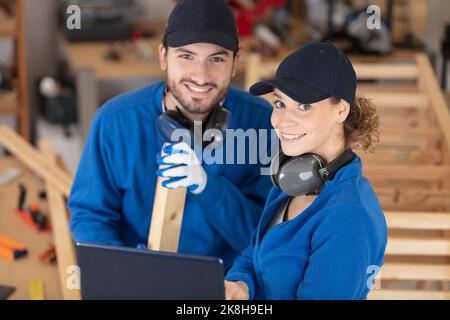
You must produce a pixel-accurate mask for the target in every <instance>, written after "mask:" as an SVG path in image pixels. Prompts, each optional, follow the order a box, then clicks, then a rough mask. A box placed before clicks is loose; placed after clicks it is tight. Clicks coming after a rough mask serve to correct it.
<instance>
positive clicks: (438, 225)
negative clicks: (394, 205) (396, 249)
mask: <svg viewBox="0 0 450 320" xmlns="http://www.w3.org/2000/svg"><path fill="white" fill-rule="evenodd" d="M384 215H385V217H386V220H387V224H388V227H389V228H391V229H413V230H450V212H445V213H435V212H423V211H418V212H404V211H385V212H384Z"/></svg>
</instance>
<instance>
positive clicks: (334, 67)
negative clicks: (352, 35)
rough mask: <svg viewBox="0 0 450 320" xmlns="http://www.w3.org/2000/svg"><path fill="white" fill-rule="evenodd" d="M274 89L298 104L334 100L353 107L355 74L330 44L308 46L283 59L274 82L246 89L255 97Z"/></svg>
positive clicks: (344, 57)
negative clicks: (342, 101) (342, 100)
mask: <svg viewBox="0 0 450 320" xmlns="http://www.w3.org/2000/svg"><path fill="white" fill-rule="evenodd" d="M274 88H276V89H278V90H280V91H282V92H283V93H284V94H286V95H287V96H289V97H290V98H292V99H293V100H295V101H298V102H300V103H314V102H318V101H320V100H323V99H326V98H329V97H337V98H340V99H344V100H345V101H347V102H348V103H350V105H353V103H354V100H355V94H356V73H355V70H354V69H353V66H352V63H351V62H350V60H349V59H348V58H347V56H346V55H345V54H344V53H343V52H342V51H341V50H339V49H338V48H336V47H335V46H334V45H333V44H332V43H331V42H329V41H325V42H315V43H309V44H307V45H305V46H303V47H301V48H299V49H297V50H296V51H294V52H293V53H291V54H290V55H289V56H288V57H286V58H285V59H284V60H283V62H282V63H281V64H280V66H279V67H278V69H277V72H276V74H275V78H274V79H272V80H267V81H261V82H258V83H255V84H254V85H253V86H251V87H250V93H251V94H253V95H255V96H259V95H263V94H266V93H269V92H272V91H273V89H274Z"/></svg>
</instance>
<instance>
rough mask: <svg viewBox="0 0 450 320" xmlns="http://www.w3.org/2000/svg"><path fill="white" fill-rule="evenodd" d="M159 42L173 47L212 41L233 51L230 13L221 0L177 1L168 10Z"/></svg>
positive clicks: (234, 34) (235, 46)
mask: <svg viewBox="0 0 450 320" xmlns="http://www.w3.org/2000/svg"><path fill="white" fill-rule="evenodd" d="M163 41H164V42H165V43H167V45H168V46H169V47H174V48H176V47H181V46H185V45H189V44H193V43H212V44H216V45H218V46H221V47H223V48H225V49H229V50H231V51H233V52H235V51H237V49H238V32H237V27H236V22H235V19H234V15H233V12H232V11H231V8H230V7H229V6H228V4H227V2H226V1H225V0H181V1H180V2H179V3H178V4H177V5H176V6H175V8H174V9H173V10H172V12H171V13H170V16H169V20H168V22H167V28H166V31H165V33H164V40H163Z"/></svg>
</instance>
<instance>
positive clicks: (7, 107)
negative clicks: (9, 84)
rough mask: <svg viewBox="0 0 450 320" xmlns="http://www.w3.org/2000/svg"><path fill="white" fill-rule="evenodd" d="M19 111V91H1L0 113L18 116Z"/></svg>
mask: <svg viewBox="0 0 450 320" xmlns="http://www.w3.org/2000/svg"><path fill="white" fill-rule="evenodd" d="M17 111H18V104H17V93H16V92H13V91H7V92H0V115H2V116H4V115H13V116H16V115H17Z"/></svg>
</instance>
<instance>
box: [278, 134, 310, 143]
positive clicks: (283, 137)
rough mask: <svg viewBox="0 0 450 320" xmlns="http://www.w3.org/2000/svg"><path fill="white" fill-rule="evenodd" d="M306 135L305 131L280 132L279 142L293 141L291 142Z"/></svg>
mask: <svg viewBox="0 0 450 320" xmlns="http://www.w3.org/2000/svg"><path fill="white" fill-rule="evenodd" d="M306 135H307V134H306V133H300V134H287V133H283V132H280V139H281V142H284V143H293V142H298V141H299V140H300V139H302V138H303V137H305V136H306Z"/></svg>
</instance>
